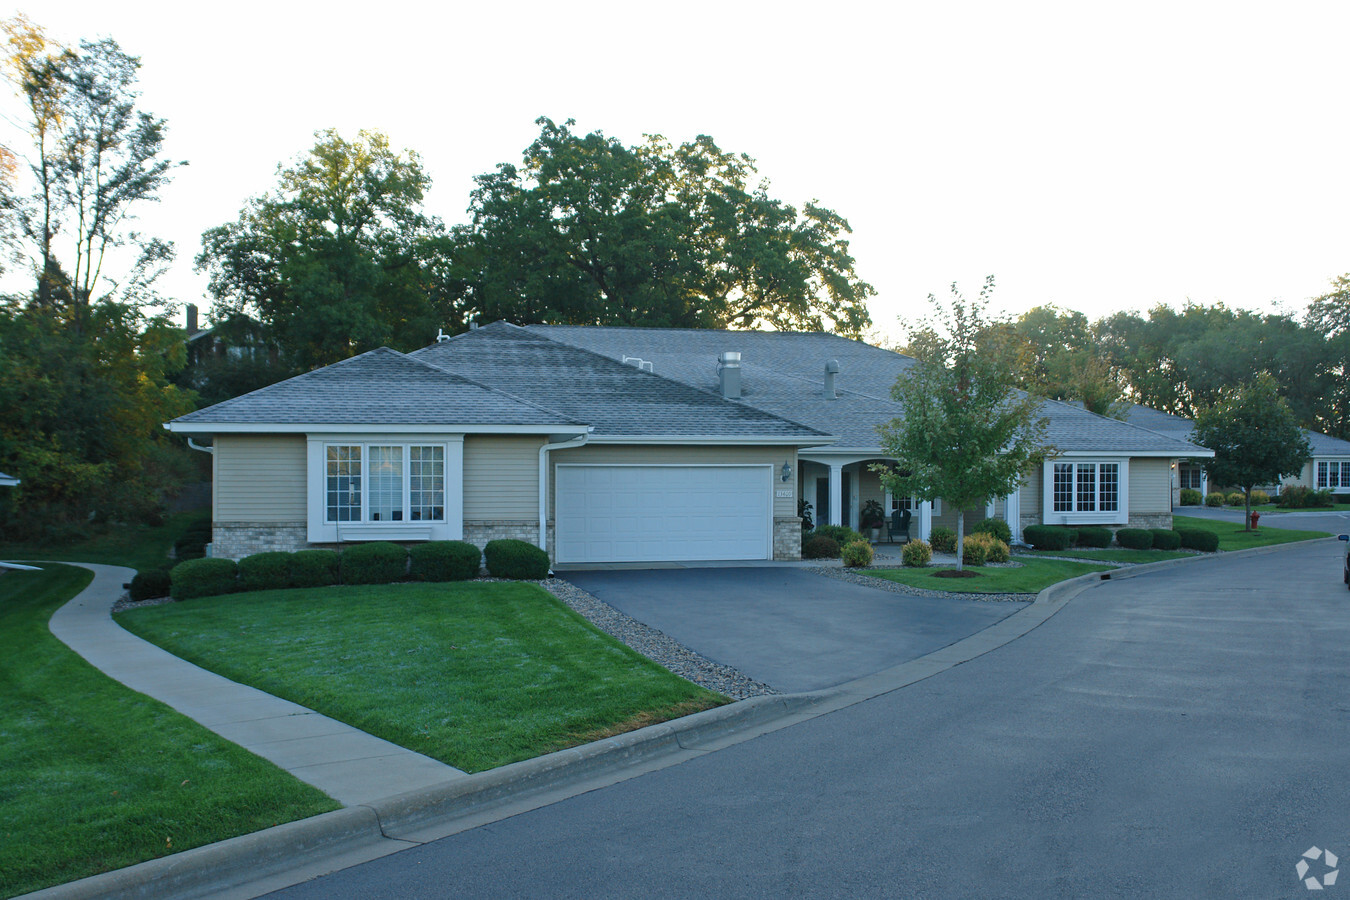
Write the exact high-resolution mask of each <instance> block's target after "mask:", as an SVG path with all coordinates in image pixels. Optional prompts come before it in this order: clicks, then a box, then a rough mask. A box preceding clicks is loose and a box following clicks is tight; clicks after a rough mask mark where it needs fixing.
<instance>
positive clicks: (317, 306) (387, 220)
mask: <svg viewBox="0 0 1350 900" xmlns="http://www.w3.org/2000/svg"><path fill="white" fill-rule="evenodd" d="M315 137H316V143H315V145H314V147H313V148H312V149H311V150H310V151H309V152H308V153H307V154H306V155H304V156H302V157H301V158H300V159H298V160H297V161H296V162H295V163H294V164H293V165H292V166H290V167H288V168H281V169H279V171H278V184H277V187H276V189H275V190H274V191H273V192H271V193H268V194H265V195H263V196H260V197H257V198H255V199H253V200H250V201H249V202H248V204H247V205H246V206H245V207H244V209H243V210H242V211H241V213H240V215H239V218H238V219H237V220H236V221H234V222H230V223H227V224H225V225H221V226H218V227H216V228H212V229H211V230H209V231H207V232H206V234H204V235H203V236H202V251H201V253H200V254H199V255H198V256H197V267H198V269H202V270H205V271H206V272H207V273H208V275H209V278H210V282H209V283H210V292H211V295H212V297H213V298H214V300H215V305H214V308H213V310H214V315H215V317H216V318H217V319H219V320H225V319H228V318H229V317H231V316H234V315H238V314H245V315H251V316H254V317H256V318H257V319H258V320H259V321H261V322H262V323H263V324H264V325H265V326H267V328H268V330H269V334H270V336H271V338H272V339H274V340H275V341H276V342H277V343H278V344H279V345H280V347H281V348H282V350H283V351H284V355H285V356H286V357H287V360H288V361H289V362H290V363H291V364H293V365H294V366H295V367H296V368H297V369H300V370H305V369H310V368H314V367H316V366H322V365H327V364H329V363H333V362H337V361H339V360H342V359H346V358H347V357H349V356H352V355H354V354H356V353H362V352H364V351H366V350H370V349H373V348H375V347H378V346H381V345H385V344H387V345H389V346H392V347H395V348H396V349H402V350H412V349H415V348H417V347H421V346H425V345H426V344H427V343H428V342H429V340H430V339H431V337H433V336H434V335H435V334H436V332H437V329H438V328H440V327H447V328H449V329H453V328H454V325H455V318H456V317H455V313H454V311H453V309H452V304H451V303H450V298H449V295H448V294H447V292H446V288H445V284H446V282H445V260H446V250H447V246H446V237H445V234H444V229H443V227H442V226H441V224H440V222H438V221H437V220H436V219H434V218H432V217H430V216H427V215H426V214H425V213H424V212H422V202H423V198H424V196H425V193H426V191H427V189H428V188H429V187H430V185H431V179H430V178H429V177H428V176H427V174H426V172H425V171H424V170H423V168H422V163H421V160H420V159H419V158H418V156H417V154H416V153H413V152H412V151H402V152H399V151H396V150H394V149H392V148H391V147H390V145H389V139H388V138H387V137H386V136H385V135H383V134H381V133H379V132H376V131H362V132H361V133H360V134H359V135H358V136H357V138H356V139H355V140H348V139H346V138H344V137H342V136H341V135H340V134H339V133H338V132H337V131H335V130H332V129H330V130H328V131H322V132H319V133H318V134H317V135H316V136H315Z"/></svg>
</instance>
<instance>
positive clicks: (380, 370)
mask: <svg viewBox="0 0 1350 900" xmlns="http://www.w3.org/2000/svg"><path fill="white" fill-rule="evenodd" d="M174 422H175V423H182V424H191V425H201V424H210V425H224V424H301V423H304V424H318V425H368V424H388V425H440V424H458V425H558V426H564V427H572V428H575V427H577V426H579V425H581V424H584V423H580V422H578V421H577V420H574V419H569V418H567V417H566V416H564V415H562V414H560V413H558V412H556V411H553V410H549V409H545V408H543V407H540V406H538V405H536V404H532V403H529V402H527V401H524V400H521V399H518V398H515V397H511V396H508V395H507V394H505V393H502V392H501V391H499V390H494V389H492V388H490V387H485V386H483V385H481V384H475V383H474V382H472V381H470V380H468V379H466V378H463V377H462V376H459V375H455V374H453V373H450V372H445V371H442V370H440V369H438V368H436V367H434V366H429V365H427V364H426V363H423V362H419V361H418V360H415V359H412V358H410V357H408V356H405V355H404V354H402V353H399V352H397V351H395V350H390V349H389V348H388V347H381V348H380V349H378V350H371V351H370V352H368V353H362V354H361V355H360V356H354V357H352V358H351V359H347V360H343V361H342V362H339V363H334V364H333V365H331V366H325V367H324V368H322V369H315V370H314V371H313V372H307V373H305V374H304V375H297V376H296V377H295V378H290V379H287V380H286V381H282V382H278V383H277V384H273V385H270V386H268V387H265V388H261V389H259V390H256V391H253V392H252V393H249V394H244V395H243V396H240V397H235V398H233V399H231V400H226V401H224V402H223V403H217V404H216V405H215V406H209V407H207V408H206V409H200V410H197V411H196V412H192V413H188V414H187V415H185V416H180V417H179V418H177V419H175V420H174Z"/></svg>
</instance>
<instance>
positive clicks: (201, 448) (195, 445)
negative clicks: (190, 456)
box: [187, 438, 216, 453]
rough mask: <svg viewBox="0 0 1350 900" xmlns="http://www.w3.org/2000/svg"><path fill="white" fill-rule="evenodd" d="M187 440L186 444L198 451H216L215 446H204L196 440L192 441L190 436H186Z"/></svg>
mask: <svg viewBox="0 0 1350 900" xmlns="http://www.w3.org/2000/svg"><path fill="white" fill-rule="evenodd" d="M187 442H188V446H189V447H191V448H192V449H193V450H200V451H201V452H203V453H215V452H216V448H215V447H204V446H202V445H201V444H199V443H197V442H196V441H194V440H193V439H192V438H188V439H187Z"/></svg>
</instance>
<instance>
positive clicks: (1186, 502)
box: [1180, 488, 1205, 506]
mask: <svg viewBox="0 0 1350 900" xmlns="http://www.w3.org/2000/svg"><path fill="white" fill-rule="evenodd" d="M1180 499H1181V505H1182V506H1199V505H1200V504H1201V502H1202V501H1203V500H1204V499H1205V498H1204V497H1203V496H1201V494H1200V492H1199V491H1197V490H1196V489H1195V488H1182V489H1181V498H1180Z"/></svg>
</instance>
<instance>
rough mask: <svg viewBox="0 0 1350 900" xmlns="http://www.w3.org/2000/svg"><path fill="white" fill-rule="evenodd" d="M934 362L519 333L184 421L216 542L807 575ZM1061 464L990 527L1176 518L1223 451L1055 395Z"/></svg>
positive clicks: (475, 336) (262, 396)
mask: <svg viewBox="0 0 1350 900" xmlns="http://www.w3.org/2000/svg"><path fill="white" fill-rule="evenodd" d="M914 364H915V361H914V360H912V359H910V358H908V357H905V356H902V355H900V354H897V353H892V352H890V351H887V350H882V349H879V348H876V347H871V346H868V345H866V344H862V343H859V342H856V341H850V340H847V339H844V338H840V337H837V336H834V335H828V334H803V333H792V332H754V331H703V330H690V329H684V330H680V329H644V328H607V327H571V326H529V327H518V326H514V325H510V324H507V323H503V322H499V323H495V324H493V325H488V326H485V327H482V328H477V329H473V330H470V331H468V332H466V333H464V334H461V335H458V336H456V337H453V338H449V339H446V340H443V341H438V342H437V343H434V344H432V345H430V346H428V347H426V348H423V349H421V350H418V351H415V352H413V353H409V354H402V353H397V352H395V351H393V350H389V349H384V348H382V349H380V350H374V351H371V352H369V353H365V354H362V355H361V356H357V357H354V358H352V359H349V360H346V361H344V362H341V363H337V364H335V365H332V366H328V367H326V368H323V369H318V370H316V371H313V372H310V373H307V374H305V375H300V376H298V377H296V378H292V379H289V380H287V381H283V382H280V383H278V384H274V385H271V386H269V387H266V388H262V389H260V390H257V391H254V392H252V393H250V394H246V395H243V396H240V397H236V398H234V399H232V400H227V401H225V402H223V403H219V404H216V405H215V406H211V407H208V408H206V409H202V410H198V411H197V412H194V413H189V414H188V415H185V416H182V417H181V418H178V419H175V420H174V421H173V422H170V423H168V425H167V426H166V427H167V428H169V430H171V431H173V432H175V433H179V434H184V435H187V436H190V437H194V438H197V437H209V438H211V440H212V444H213V448H212V449H213V454H214V459H213V470H214V474H213V498H212V505H213V523H214V525H213V527H214V535H213V541H214V543H213V547H212V552H213V554H214V555H218V556H232V557H238V556H243V555H246V554H249V553H255V552H259V551H261V550H270V549H293V548H296V547H302V546H307V545H332V544H340V543H345V542H348V541H362V540H374V539H387V540H397V541H417V540H430V539H459V538H462V539H464V540H468V541H472V542H474V543H477V544H479V545H480V546H481V545H482V544H483V543H485V542H486V541H487V540H490V539H492V538H497V537H512V538H520V539H523V540H528V541H531V542H532V543H536V544H538V545H540V546H543V547H546V548H547V549H548V550H549V552H550V554H551V556H552V557H553V558H554V560H555V561H557V562H559V563H581V562H615V561H659V560H699V559H793V558H797V556H798V555H799V552H800V536H801V520H800V519H799V518H798V502H799V500H804V501H806V502H808V503H810V504H811V505H812V506H813V507H814V508H815V510H816V515H815V519H816V521H817V522H823V521H828V522H836V523H847V524H850V525H852V526H854V527H856V526H857V524H858V511H859V510H860V508H861V506H862V504H863V503H865V502H866V501H867V500H870V499H876V500H880V501H882V502H883V505H884V507H885V508H886V509H887V510H894V509H901V508H912V509H914V510H915V512H916V518H917V521H918V534H919V535H920V536H927V534H928V533H929V532H930V531H931V529H932V528H933V527H934V526H936V525H945V524H954V523H955V518H956V510H954V509H951V508H949V507H947V506H945V505H944V504H943V503H942V502H941V501H940V500H938V501H934V502H931V503H929V502H920V501H916V500H914V499H912V498H907V497H891V496H888V495H887V493H886V492H885V490H884V489H883V488H882V486H881V483H880V480H879V478H878V476H877V475H876V473H875V472H874V471H873V470H872V468H871V467H872V465H873V464H877V463H880V464H892V465H893V464H896V463H895V461H894V460H887V459H886V458H885V456H884V452H883V450H882V448H881V446H880V443H879V438H878V435H877V432H876V426H877V425H879V424H881V423H883V422H888V421H890V420H891V419H894V418H896V417H897V416H900V415H901V414H902V413H903V410H902V408H901V406H900V405H899V404H898V403H896V402H895V401H894V400H892V399H891V398H890V387H891V385H893V384H894V382H895V380H896V378H897V376H898V375H899V374H900V373H901V372H903V371H904V370H905V369H906V368H908V367H909V366H911V365H914ZM1044 412H1045V415H1046V417H1047V419H1048V422H1049V428H1048V439H1049V441H1050V442H1051V443H1052V444H1053V445H1054V446H1055V447H1056V448H1057V455H1056V456H1055V458H1054V459H1052V460H1049V461H1047V462H1046V463H1045V465H1044V466H1043V467H1041V468H1039V469H1037V470H1036V471H1034V472H1032V473H1031V474H1030V475H1029V477H1028V479H1027V481H1026V483H1025V484H1024V485H1022V487H1021V488H1020V490H1018V491H1015V492H1014V493H1013V494H1011V495H1009V496H1008V497H999V498H993V499H992V500H991V501H990V502H989V503H988V504H987V505H986V506H985V507H983V508H980V509H975V510H970V511H968V512H969V513H970V514H971V515H973V516H974V517H975V518H982V517H984V516H986V515H996V516H1000V517H1003V518H1005V519H1006V520H1007V521H1008V522H1009V524H1010V525H1011V526H1012V528H1013V532H1014V534H1015V535H1020V533H1021V530H1022V528H1023V527H1024V526H1025V525H1027V524H1032V523H1038V522H1050V523H1064V524H1074V523H1083V524H1086V523H1100V524H1106V525H1113V526H1125V525H1133V526H1157V525H1168V524H1170V522H1171V510H1172V504H1171V487H1170V471H1171V469H1170V466H1171V461H1172V460H1174V459H1177V458H1179V457H1187V458H1191V457H1204V456H1206V455H1209V451H1207V450H1204V449H1203V448H1199V447H1195V446H1194V445H1191V444H1189V443H1186V442H1184V441H1180V440H1177V439H1174V438H1170V437H1167V436H1166V435H1162V434H1159V433H1157V432H1154V431H1150V430H1148V429H1145V428H1141V427H1138V426H1135V425H1131V424H1129V423H1125V422H1119V421H1116V420H1114V419H1108V418H1104V417H1102V416H1097V415H1094V414H1092V413H1089V412H1086V411H1085V410H1082V409H1079V408H1075V407H1073V406H1071V405H1068V404H1064V403H1056V402H1047V403H1046V405H1045V407H1044Z"/></svg>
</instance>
